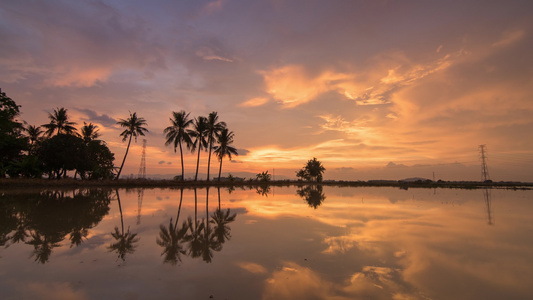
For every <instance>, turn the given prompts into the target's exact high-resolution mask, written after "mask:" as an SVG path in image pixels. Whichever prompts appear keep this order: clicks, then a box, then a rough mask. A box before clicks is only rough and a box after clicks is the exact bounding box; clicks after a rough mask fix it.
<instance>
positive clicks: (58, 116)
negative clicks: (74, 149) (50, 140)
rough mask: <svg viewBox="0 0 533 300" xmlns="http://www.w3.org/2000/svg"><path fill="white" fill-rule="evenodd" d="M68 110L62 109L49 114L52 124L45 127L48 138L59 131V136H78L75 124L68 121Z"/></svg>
mask: <svg viewBox="0 0 533 300" xmlns="http://www.w3.org/2000/svg"><path fill="white" fill-rule="evenodd" d="M67 111H68V110H67V109H65V108H63V107H61V108H57V109H54V113H48V119H50V123H48V124H44V125H43V127H44V128H46V135H47V136H48V137H50V136H52V134H54V131H56V130H57V134H61V133H64V134H69V135H71V134H72V135H78V133H77V131H76V128H75V127H74V125H76V123H75V122H70V121H69V120H68V114H67Z"/></svg>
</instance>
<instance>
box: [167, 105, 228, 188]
mask: <svg viewBox="0 0 533 300" xmlns="http://www.w3.org/2000/svg"><path fill="white" fill-rule="evenodd" d="M189 115H190V113H187V112H185V111H183V110H182V111H179V112H172V117H171V118H170V122H171V125H170V126H168V127H167V128H165V129H164V130H163V133H164V134H165V138H166V142H165V145H167V146H168V145H172V146H173V147H174V152H177V149H178V148H179V150H180V157H181V176H180V178H181V179H182V180H183V179H184V175H185V169H184V165H183V146H185V148H187V149H188V150H190V151H191V152H195V151H198V157H197V161H196V174H195V176H194V180H195V181H197V180H198V169H199V166H200V152H201V151H202V150H205V151H207V152H208V153H209V158H208V160H207V181H209V177H210V166H211V154H212V153H215V155H216V156H217V158H218V159H219V161H220V167H219V170H218V180H219V181H220V174H221V172H222V161H223V159H224V157H226V156H227V157H228V158H229V159H230V160H231V155H232V154H233V155H238V154H237V149H236V148H235V147H233V146H231V144H232V143H233V138H234V133H233V131H229V130H228V128H227V126H226V123H225V122H222V121H219V120H218V114H217V112H211V113H210V114H209V115H208V116H207V117H204V116H199V117H196V118H194V119H190V118H189Z"/></svg>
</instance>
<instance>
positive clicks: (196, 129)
mask: <svg viewBox="0 0 533 300" xmlns="http://www.w3.org/2000/svg"><path fill="white" fill-rule="evenodd" d="M188 132H189V135H190V136H191V137H194V142H193V143H192V146H191V151H193V152H194V151H195V150H196V148H198V159H197V160H196V175H195V176H194V181H197V180H198V168H199V166H200V151H201V150H202V149H206V148H207V140H206V133H207V118H206V117H202V116H200V117H197V118H196V119H194V123H193V129H191V130H189V131H188Z"/></svg>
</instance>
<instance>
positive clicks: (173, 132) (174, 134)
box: [163, 110, 192, 180]
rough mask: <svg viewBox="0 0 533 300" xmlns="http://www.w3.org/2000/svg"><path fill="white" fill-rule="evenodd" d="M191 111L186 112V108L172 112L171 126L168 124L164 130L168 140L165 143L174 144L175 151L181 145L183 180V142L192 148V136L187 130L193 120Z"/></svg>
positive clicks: (182, 173)
mask: <svg viewBox="0 0 533 300" xmlns="http://www.w3.org/2000/svg"><path fill="white" fill-rule="evenodd" d="M188 118H189V113H186V112H185V111H184V110H182V111H180V112H175V111H173V112H172V118H170V122H171V123H172V125H171V126H168V127H167V128H165V130H164V131H163V132H164V133H165V134H166V136H165V137H166V139H167V141H166V142H165V145H167V146H168V145H170V144H174V152H176V148H177V147H178V146H179V147H180V156H181V180H184V179H185V168H184V167H183V149H182V147H181V142H182V141H183V142H185V145H186V146H187V149H190V148H191V146H192V140H191V136H190V135H189V132H188V131H187V127H189V126H190V125H191V124H192V120H189V119H188Z"/></svg>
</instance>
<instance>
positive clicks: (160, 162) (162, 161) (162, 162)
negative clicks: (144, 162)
mask: <svg viewBox="0 0 533 300" xmlns="http://www.w3.org/2000/svg"><path fill="white" fill-rule="evenodd" d="M164 163H165V161H164V160H161V161H159V162H158V163H157V164H159V165H162V164H164Z"/></svg>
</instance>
